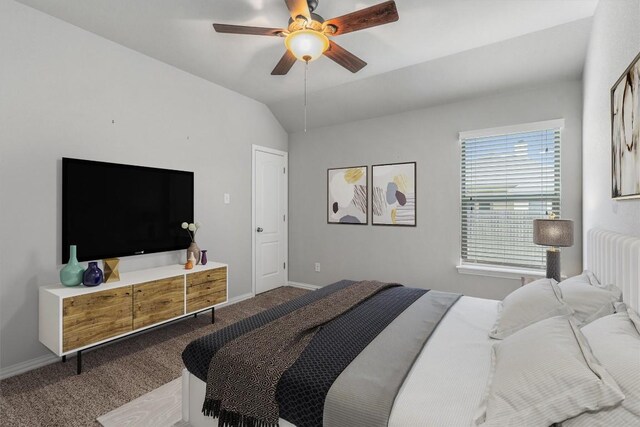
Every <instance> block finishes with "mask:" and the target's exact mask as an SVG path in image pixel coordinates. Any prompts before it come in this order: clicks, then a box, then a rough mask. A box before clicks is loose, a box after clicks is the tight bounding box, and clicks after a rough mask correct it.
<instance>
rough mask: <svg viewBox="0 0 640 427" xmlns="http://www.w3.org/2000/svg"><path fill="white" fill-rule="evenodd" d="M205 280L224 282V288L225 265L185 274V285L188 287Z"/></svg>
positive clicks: (225, 280)
mask: <svg viewBox="0 0 640 427" xmlns="http://www.w3.org/2000/svg"><path fill="white" fill-rule="evenodd" d="M207 282H216V283H224V285H225V288H226V285H227V267H221V268H216V269H215V270H207V271H201V272H199V273H191V274H187V286H189V287H191V286H194V285H200V284H202V283H207Z"/></svg>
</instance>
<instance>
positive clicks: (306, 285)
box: [288, 281, 322, 291]
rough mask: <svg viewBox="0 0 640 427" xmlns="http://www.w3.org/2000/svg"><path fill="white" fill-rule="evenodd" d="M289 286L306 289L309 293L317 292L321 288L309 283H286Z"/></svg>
mask: <svg viewBox="0 0 640 427" xmlns="http://www.w3.org/2000/svg"><path fill="white" fill-rule="evenodd" d="M288 284H289V286H293V287H294V288H301V289H308V290H310V291H317V290H318V289H320V288H321V287H322V286H318V285H310V284H309V283H300V282H291V281H289V282H288Z"/></svg>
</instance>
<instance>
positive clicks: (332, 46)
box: [324, 41, 367, 73]
mask: <svg viewBox="0 0 640 427" xmlns="http://www.w3.org/2000/svg"><path fill="white" fill-rule="evenodd" d="M324 56H326V57H328V58H330V59H332V60H333V61H335V62H336V63H338V64H340V65H342V66H343V67H344V68H346V69H347V70H349V71H351V72H352V73H357V72H358V71H360V70H361V69H363V68H364V67H365V65H367V63H366V62H364V61H363V60H362V59H360V58H358V57H357V56H355V55H354V54H353V53H351V52H349V51H348V50H345V49H343V48H342V47H340V45H338V44H336V43H335V42H333V41H330V42H329V49H327V50H325V51H324Z"/></svg>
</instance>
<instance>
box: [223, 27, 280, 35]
mask: <svg viewBox="0 0 640 427" xmlns="http://www.w3.org/2000/svg"><path fill="white" fill-rule="evenodd" d="M213 28H215V30H216V32H218V33H229V34H249V35H253V36H279V35H281V34H282V32H283V31H284V30H283V29H282V28H265V27H247V26H244V25H227V24H213Z"/></svg>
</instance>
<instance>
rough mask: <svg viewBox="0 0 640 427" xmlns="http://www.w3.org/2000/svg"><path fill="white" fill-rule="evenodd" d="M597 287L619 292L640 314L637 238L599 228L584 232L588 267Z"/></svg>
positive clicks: (639, 239) (639, 274) (639, 259)
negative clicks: (610, 287)
mask: <svg viewBox="0 0 640 427" xmlns="http://www.w3.org/2000/svg"><path fill="white" fill-rule="evenodd" d="M586 268H588V269H589V270H591V271H592V272H593V273H594V274H595V275H596V277H597V278H598V280H600V283H603V284H611V283H612V284H614V285H616V286H617V287H618V288H620V289H621V290H622V296H623V299H624V302H625V303H627V304H628V305H629V306H630V307H632V308H633V309H634V310H636V311H640V237H634V236H628V235H625V234H619V233H614V232H612V231H608V230H603V229H599V228H594V229H591V230H589V231H588V232H587V267H586Z"/></svg>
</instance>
